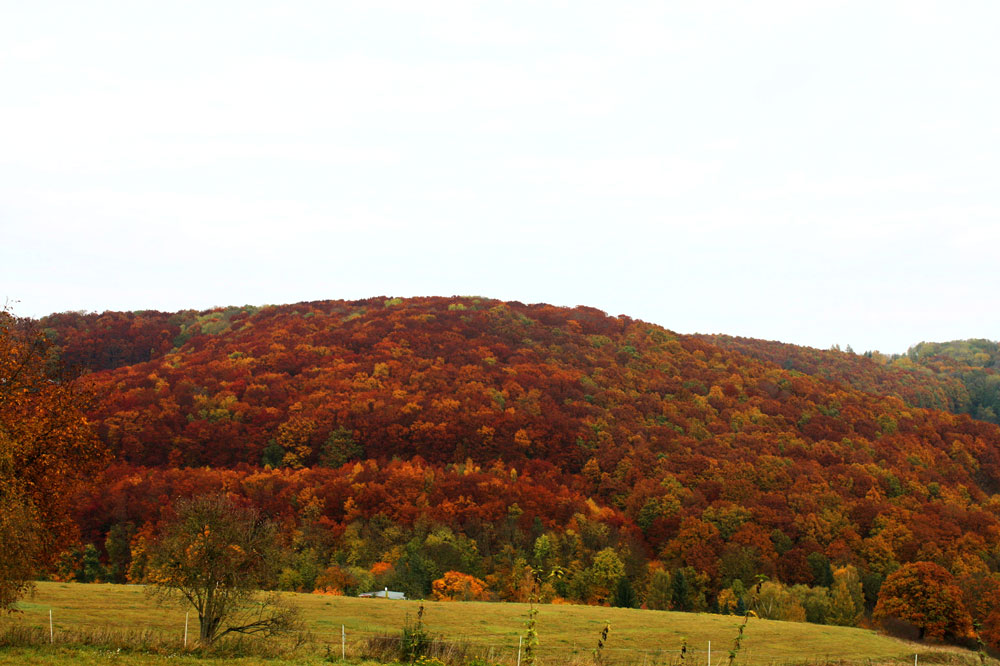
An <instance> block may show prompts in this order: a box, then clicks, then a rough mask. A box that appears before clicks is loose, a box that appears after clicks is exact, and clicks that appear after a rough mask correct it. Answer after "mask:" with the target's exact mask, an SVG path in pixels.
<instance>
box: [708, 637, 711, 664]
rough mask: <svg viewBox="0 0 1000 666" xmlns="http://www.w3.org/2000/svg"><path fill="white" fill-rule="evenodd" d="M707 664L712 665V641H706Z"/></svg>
mask: <svg viewBox="0 0 1000 666" xmlns="http://www.w3.org/2000/svg"><path fill="white" fill-rule="evenodd" d="M708 666H712V641H709V642H708Z"/></svg>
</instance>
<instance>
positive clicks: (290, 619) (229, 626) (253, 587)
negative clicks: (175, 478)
mask: <svg viewBox="0 0 1000 666" xmlns="http://www.w3.org/2000/svg"><path fill="white" fill-rule="evenodd" d="M176 513H177V516H176V518H175V519H174V520H172V521H170V522H169V523H168V524H167V525H166V526H165V528H164V530H163V534H162V536H161V537H160V539H159V541H158V542H157V543H156V544H155V545H154V546H153V548H152V549H151V551H152V552H151V553H150V562H149V568H148V572H147V578H148V581H149V583H150V584H151V587H150V591H151V594H153V595H154V596H159V597H161V598H165V599H171V598H177V597H180V598H182V599H185V600H187V601H188V602H190V604H191V605H192V606H194V608H195V610H196V611H197V613H198V622H199V624H200V633H199V638H200V640H201V642H202V643H203V644H205V645H210V644H211V643H212V642H213V641H215V640H216V639H218V638H221V637H223V636H225V635H226V634H230V633H240V634H255V635H258V636H273V635H275V634H279V633H284V632H288V631H293V630H296V629H298V628H299V619H298V612H297V610H296V609H294V608H291V607H288V606H286V605H284V604H282V603H281V601H280V599H279V598H278V596H277V595H276V594H274V593H270V594H264V593H261V592H260V589H261V588H262V587H265V586H267V585H268V584H269V583H270V582H272V581H273V579H274V574H275V567H276V565H277V563H278V562H279V549H278V545H277V539H276V537H277V532H276V529H275V527H274V525H273V524H271V523H270V522H269V521H267V520H265V519H264V518H263V517H262V516H261V515H260V513H259V512H258V511H257V510H255V509H253V508H249V507H245V506H240V505H239V504H237V503H236V502H234V501H233V500H232V499H229V498H228V497H225V496H222V495H206V496H202V497H196V498H193V499H189V500H183V501H181V502H179V503H178V505H177V507H176Z"/></svg>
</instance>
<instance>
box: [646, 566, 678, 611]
mask: <svg viewBox="0 0 1000 666" xmlns="http://www.w3.org/2000/svg"><path fill="white" fill-rule="evenodd" d="M672 592H673V590H672V588H671V586H670V574H669V573H668V572H666V571H664V570H663V569H656V570H655V571H653V573H652V574H650V576H649V585H648V587H647V588H646V608H650V609H652V610H668V609H669V608H670V598H671V594H672Z"/></svg>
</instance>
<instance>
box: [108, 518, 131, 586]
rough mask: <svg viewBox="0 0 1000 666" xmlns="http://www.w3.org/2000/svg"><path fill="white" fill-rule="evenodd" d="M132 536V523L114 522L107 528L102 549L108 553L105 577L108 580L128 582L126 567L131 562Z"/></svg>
mask: <svg viewBox="0 0 1000 666" xmlns="http://www.w3.org/2000/svg"><path fill="white" fill-rule="evenodd" d="M133 536H135V525H134V524H133V523H115V524H114V525H112V526H111V529H109V530H108V536H107V538H106V539H105V540H104V550H105V551H107V553H108V566H107V577H108V580H109V582H112V583H125V582H128V569H129V565H130V564H131V563H132V550H131V544H132V537H133Z"/></svg>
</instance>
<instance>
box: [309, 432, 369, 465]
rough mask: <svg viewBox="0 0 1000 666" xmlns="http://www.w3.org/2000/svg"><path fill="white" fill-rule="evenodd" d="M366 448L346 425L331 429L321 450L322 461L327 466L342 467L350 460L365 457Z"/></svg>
mask: <svg viewBox="0 0 1000 666" xmlns="http://www.w3.org/2000/svg"><path fill="white" fill-rule="evenodd" d="M364 454H365V449H364V447H363V446H361V444H359V443H357V442H356V441H354V433H353V432H351V431H350V430H349V429H347V428H345V427H344V426H338V427H336V428H334V429H333V430H331V431H330V434H329V435H328V436H327V438H326V441H325V442H323V448H322V450H321V451H320V463H322V464H323V465H324V466H326V467H340V466H341V465H343V464H344V463H346V462H348V461H350V460H357V459H359V458H363V457H364Z"/></svg>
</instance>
